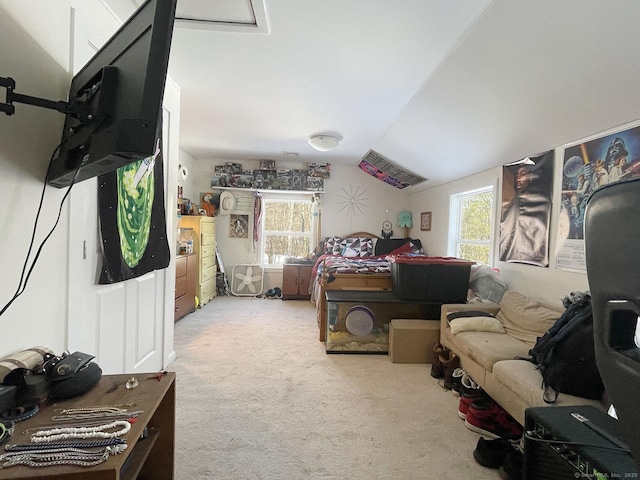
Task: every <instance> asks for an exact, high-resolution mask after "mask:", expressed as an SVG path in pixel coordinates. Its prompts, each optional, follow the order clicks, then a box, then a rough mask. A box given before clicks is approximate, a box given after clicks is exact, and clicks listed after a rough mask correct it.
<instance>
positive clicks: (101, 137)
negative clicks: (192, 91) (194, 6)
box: [47, 0, 176, 188]
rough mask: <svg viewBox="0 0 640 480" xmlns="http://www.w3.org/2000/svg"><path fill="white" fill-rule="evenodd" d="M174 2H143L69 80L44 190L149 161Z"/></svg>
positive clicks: (158, 114) (166, 60)
mask: <svg viewBox="0 0 640 480" xmlns="http://www.w3.org/2000/svg"><path fill="white" fill-rule="evenodd" d="M175 9H176V0H147V1H146V2H145V3H144V4H142V5H141V6H140V7H139V8H138V9H137V10H136V11H135V12H134V13H133V15H132V16H131V17H130V18H129V19H128V20H127V21H126V22H125V23H124V24H123V25H122V26H121V27H120V29H119V30H118V31H117V32H116V33H115V34H114V35H113V36H112V37H111V38H110V39H109V41H107V43H106V44H105V45H104V46H103V47H102V48H101V49H100V50H99V51H98V52H97V53H96V54H95V55H94V56H93V58H92V59H91V60H89V62H87V64H86V65H85V66H84V68H82V70H80V71H79V72H78V74H77V75H75V76H74V77H73V80H72V81H71V87H70V89H69V100H68V107H67V111H66V112H65V114H66V118H65V123H64V131H63V133H62V141H61V146H60V149H59V152H58V155H57V156H56V157H55V158H54V159H53V161H52V164H51V166H50V169H49V174H48V176H47V183H48V184H50V185H53V186H55V187H59V188H61V187H64V186H68V185H70V184H71V183H72V182H80V181H82V180H86V179H89V178H92V177H95V176H98V175H102V174H104V173H108V172H111V171H113V170H116V169H118V168H120V167H122V166H124V165H127V164H129V163H132V162H135V161H138V160H141V159H143V158H147V157H150V156H151V155H153V154H154V150H155V148H156V126H157V124H158V121H159V119H160V118H161V117H160V115H161V114H162V99H163V96H164V86H165V81H166V76H167V68H168V65H169V52H170V48H171V36H172V33H173V24H174V18H175Z"/></svg>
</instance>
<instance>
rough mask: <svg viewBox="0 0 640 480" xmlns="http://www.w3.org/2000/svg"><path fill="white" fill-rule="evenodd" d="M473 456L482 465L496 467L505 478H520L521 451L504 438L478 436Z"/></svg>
mask: <svg viewBox="0 0 640 480" xmlns="http://www.w3.org/2000/svg"><path fill="white" fill-rule="evenodd" d="M473 458H475V460H476V462H478V463H479V464H480V465H482V466H483V467H487V468H494V469H498V472H499V473H500V477H501V478H503V479H505V480H516V479H518V480H521V479H522V452H521V451H520V450H519V449H518V448H517V447H515V446H514V445H513V444H512V443H511V442H509V441H508V440H505V439H504V438H498V439H494V440H487V439H485V438H483V437H480V438H479V439H478V444H477V446H476V449H475V450H474V451H473Z"/></svg>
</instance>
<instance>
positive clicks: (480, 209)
mask: <svg viewBox="0 0 640 480" xmlns="http://www.w3.org/2000/svg"><path fill="white" fill-rule="evenodd" d="M493 199H494V188H493V187H484V188H481V189H478V190H473V191H469V192H464V193H459V194H455V195H451V216H450V219H449V255H452V256H455V257H459V258H464V259H465V260H473V261H475V262H480V263H483V264H485V265H491V264H492V257H493V251H492V242H491V231H492V226H493Z"/></svg>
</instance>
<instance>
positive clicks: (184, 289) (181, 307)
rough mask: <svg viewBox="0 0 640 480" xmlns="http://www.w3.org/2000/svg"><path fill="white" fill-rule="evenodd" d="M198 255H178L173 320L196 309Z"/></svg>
mask: <svg viewBox="0 0 640 480" xmlns="http://www.w3.org/2000/svg"><path fill="white" fill-rule="evenodd" d="M197 283H198V255H197V254H195V253H192V254H189V255H180V256H178V257H176V295H175V299H176V300H175V308H174V313H173V320H174V321H177V320H180V319H181V318H182V317H184V316H185V315H187V314H188V313H191V312H193V311H194V310H195V309H196V300H195V298H196V295H197Z"/></svg>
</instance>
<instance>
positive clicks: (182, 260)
mask: <svg viewBox="0 0 640 480" xmlns="http://www.w3.org/2000/svg"><path fill="white" fill-rule="evenodd" d="M186 274H187V257H177V258H176V277H182V276H184V275H186Z"/></svg>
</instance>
